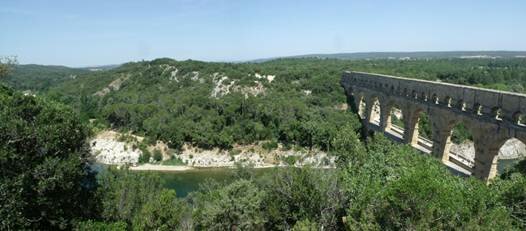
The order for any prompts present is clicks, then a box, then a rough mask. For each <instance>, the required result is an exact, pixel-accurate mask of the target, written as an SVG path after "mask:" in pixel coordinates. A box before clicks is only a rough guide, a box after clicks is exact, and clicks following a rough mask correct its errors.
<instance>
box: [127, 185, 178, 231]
mask: <svg viewBox="0 0 526 231" xmlns="http://www.w3.org/2000/svg"><path fill="white" fill-rule="evenodd" d="M187 211H188V209H187V208H186V205H185V204H184V203H183V202H182V201H180V200H178V199H177V198H176V196H175V191H174V190H167V189H164V190H162V191H161V192H160V193H159V194H158V195H156V196H155V197H154V198H152V199H151V200H149V201H147V202H146V203H145V204H144V205H143V206H142V209H141V210H140V212H139V213H138V214H137V215H136V216H135V218H134V220H133V229H134V230H179V229H181V223H182V220H183V216H184V215H185V213H186V212H187Z"/></svg>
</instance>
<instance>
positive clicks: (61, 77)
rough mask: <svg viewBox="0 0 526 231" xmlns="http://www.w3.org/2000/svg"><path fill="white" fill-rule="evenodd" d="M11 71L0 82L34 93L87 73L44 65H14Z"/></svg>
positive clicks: (83, 70) (78, 69)
mask: <svg viewBox="0 0 526 231" xmlns="http://www.w3.org/2000/svg"><path fill="white" fill-rule="evenodd" d="M12 69H13V70H12V71H11V72H10V73H9V74H8V75H7V76H6V77H4V78H2V79H1V80H0V81H2V82H5V83H6V84H7V85H8V86H11V87H13V88H15V89H18V90H31V91H34V92H37V91H43V90H47V89H49V88H50V87H52V86H56V85H57V84H59V83H62V82H64V81H66V80H68V79H74V78H76V77H78V76H79V75H81V74H86V73H89V71H88V70H85V69H80V68H69V67H65V66H44V65H35V64H28V65H16V66H14V67H13V68H12Z"/></svg>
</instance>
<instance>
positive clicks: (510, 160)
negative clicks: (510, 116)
mask: <svg viewBox="0 0 526 231" xmlns="http://www.w3.org/2000/svg"><path fill="white" fill-rule="evenodd" d="M524 156H526V142H525V140H521V139H518V138H515V137H511V138H509V139H507V140H506V141H504V143H503V144H502V145H501V146H500V148H499V152H498V158H497V174H501V173H504V172H505V171H506V170H507V169H510V168H512V167H513V166H514V164H516V163H515V162H516V161H518V160H520V158H521V157H524Z"/></svg>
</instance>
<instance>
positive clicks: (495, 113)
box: [491, 107, 502, 120]
mask: <svg viewBox="0 0 526 231" xmlns="http://www.w3.org/2000/svg"><path fill="white" fill-rule="evenodd" d="M491 116H492V117H493V118H494V119H496V120H502V109H501V108H500V107H493V108H492V109H491Z"/></svg>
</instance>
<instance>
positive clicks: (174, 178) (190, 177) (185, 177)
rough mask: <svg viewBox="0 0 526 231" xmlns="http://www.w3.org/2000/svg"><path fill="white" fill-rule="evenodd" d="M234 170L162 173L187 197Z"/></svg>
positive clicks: (501, 167)
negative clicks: (207, 182)
mask: <svg viewBox="0 0 526 231" xmlns="http://www.w3.org/2000/svg"><path fill="white" fill-rule="evenodd" d="M517 161H518V160H499V164H498V171H499V173H502V172H503V171H505V169H506V168H508V167H511V166H513V165H514V164H516V163H517ZM234 171H235V170H234V169H229V168H204V169H195V170H189V171H183V172H161V173H160V175H161V179H162V180H163V183H164V185H165V187H167V188H170V189H175V191H176V193H177V197H186V196H187V195H188V194H189V193H191V192H193V191H196V190H197V189H199V184H202V183H205V182H206V181H207V179H211V180H215V181H220V182H231V181H233V180H235V179H234V178H233V177H232V176H233V172H234ZM250 171H253V172H254V173H255V175H256V176H260V175H263V174H264V173H266V172H269V171H273V169H272V168H265V169H252V170H250Z"/></svg>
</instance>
